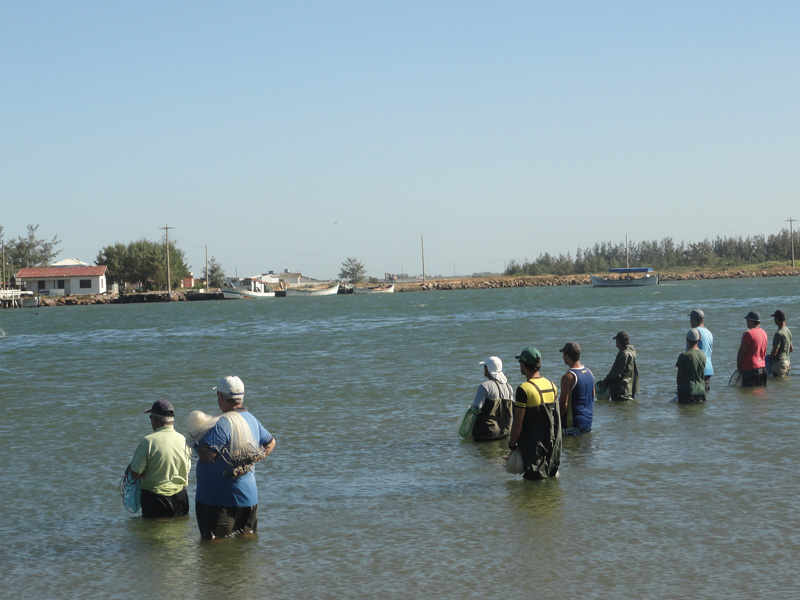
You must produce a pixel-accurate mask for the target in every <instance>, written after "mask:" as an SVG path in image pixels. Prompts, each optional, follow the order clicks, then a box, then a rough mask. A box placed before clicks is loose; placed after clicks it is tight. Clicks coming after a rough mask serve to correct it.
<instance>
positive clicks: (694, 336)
mask: <svg viewBox="0 0 800 600" xmlns="http://www.w3.org/2000/svg"><path fill="white" fill-rule="evenodd" d="M686 341H687V342H699V341H700V332H699V331H697V329H695V328H694V327H692V328H691V329H690V330H689V331H687V332H686Z"/></svg>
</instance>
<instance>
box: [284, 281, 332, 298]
mask: <svg viewBox="0 0 800 600" xmlns="http://www.w3.org/2000/svg"><path fill="white" fill-rule="evenodd" d="M338 293H339V284H338V283H337V284H336V285H333V286H331V287H329V288H325V289H321V290H314V289H302V288H288V289H287V290H286V295H287V296H335V295H336V294H338Z"/></svg>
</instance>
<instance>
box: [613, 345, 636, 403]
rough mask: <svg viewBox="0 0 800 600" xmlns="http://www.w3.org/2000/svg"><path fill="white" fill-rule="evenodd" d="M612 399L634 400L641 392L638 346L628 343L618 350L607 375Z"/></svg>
mask: <svg viewBox="0 0 800 600" xmlns="http://www.w3.org/2000/svg"><path fill="white" fill-rule="evenodd" d="M605 380H606V382H607V383H608V387H609V389H610V390H611V399H612V400H633V398H634V396H636V394H637V393H638V392H639V368H638V367H637V366H636V348H634V347H633V346H632V345H630V344H628V345H627V346H625V349H623V350H620V351H619V352H617V358H616V359H615V360H614V365H613V366H612V367H611V371H609V372H608V375H606V379H605Z"/></svg>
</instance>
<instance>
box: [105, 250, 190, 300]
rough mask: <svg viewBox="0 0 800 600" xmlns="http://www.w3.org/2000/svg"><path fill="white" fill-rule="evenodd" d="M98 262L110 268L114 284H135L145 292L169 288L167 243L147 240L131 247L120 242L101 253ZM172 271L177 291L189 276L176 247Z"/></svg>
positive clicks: (171, 254) (171, 263)
mask: <svg viewBox="0 0 800 600" xmlns="http://www.w3.org/2000/svg"><path fill="white" fill-rule="evenodd" d="M96 262H97V264H98V265H106V266H107V267H108V278H109V280H111V281H112V282H115V283H119V284H121V285H125V284H128V283H131V284H134V285H135V286H136V287H138V288H141V289H144V290H153V289H162V290H163V289H166V287H167V251H166V245H165V244H163V243H159V242H152V241H150V240H147V239H145V238H142V239H140V240H136V241H135V242H130V243H129V244H128V245H127V246H124V245H123V244H120V243H119V242H117V243H116V244H114V245H113V246H106V247H105V248H103V249H102V250H100V252H99V253H98V254H97V259H96ZM169 270H170V280H171V283H172V287H173V288H175V286H176V285H177V284H178V282H179V281H180V280H181V279H183V278H184V277H186V275H187V274H188V273H189V267H188V266H187V264H186V258H185V255H184V253H183V250H181V249H180V248H178V247H176V246H175V245H173V244H170V245H169Z"/></svg>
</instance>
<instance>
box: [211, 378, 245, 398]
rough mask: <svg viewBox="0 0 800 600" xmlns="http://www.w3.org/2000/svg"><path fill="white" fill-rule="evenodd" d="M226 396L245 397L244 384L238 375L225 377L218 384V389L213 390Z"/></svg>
mask: <svg viewBox="0 0 800 600" xmlns="http://www.w3.org/2000/svg"><path fill="white" fill-rule="evenodd" d="M212 389H214V390H216V391H218V392H220V393H221V394H222V395H224V396H244V384H243V383H242V380H241V379H239V378H238V377H236V375H228V376H226V377H223V378H222V379H220V380H219V383H217V387H215V388H212Z"/></svg>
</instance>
